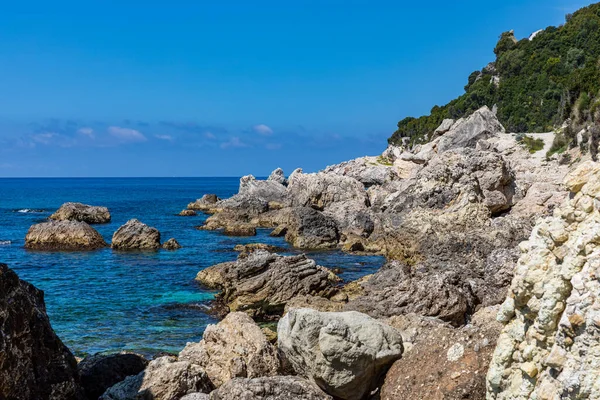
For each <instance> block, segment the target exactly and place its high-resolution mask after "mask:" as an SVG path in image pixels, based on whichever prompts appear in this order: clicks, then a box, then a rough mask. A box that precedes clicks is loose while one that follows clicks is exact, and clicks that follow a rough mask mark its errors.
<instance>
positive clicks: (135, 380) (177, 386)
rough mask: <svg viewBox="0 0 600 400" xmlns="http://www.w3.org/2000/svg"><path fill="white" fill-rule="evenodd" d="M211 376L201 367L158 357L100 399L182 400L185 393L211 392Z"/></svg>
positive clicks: (174, 359) (167, 357)
mask: <svg viewBox="0 0 600 400" xmlns="http://www.w3.org/2000/svg"><path fill="white" fill-rule="evenodd" d="M212 389H213V386H212V384H211V383H210V380H209V379H208V376H207V375H206V373H205V372H204V370H203V369H202V368H201V367H199V366H198V365H195V364H191V363H190V362H188V361H177V359H176V358H175V357H170V356H165V357H159V358H157V359H155V360H153V361H151V362H150V364H148V367H147V368H146V369H145V370H144V371H142V372H140V373H139V374H137V375H134V376H129V377H127V378H126V379H125V380H124V381H122V382H119V383H117V384H116V385H114V386H112V387H111V388H109V389H108V390H107V391H106V392H104V394H103V395H102V397H101V398H100V399H101V400H138V399H153V400H179V399H180V398H182V397H183V396H185V395H186V394H191V393H198V392H201V393H210V391H211V390H212Z"/></svg>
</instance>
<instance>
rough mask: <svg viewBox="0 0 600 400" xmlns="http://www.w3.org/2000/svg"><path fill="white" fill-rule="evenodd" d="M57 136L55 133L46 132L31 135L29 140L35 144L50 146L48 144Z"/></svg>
mask: <svg viewBox="0 0 600 400" xmlns="http://www.w3.org/2000/svg"><path fill="white" fill-rule="evenodd" d="M57 136H58V135H57V134H56V133H52V132H46V133H38V134H37V135H33V136H32V137H31V139H32V140H33V141H34V142H36V143H41V144H50V142H52V140H53V139H54V138H56V137H57Z"/></svg>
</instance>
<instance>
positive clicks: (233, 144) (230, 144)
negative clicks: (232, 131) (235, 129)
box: [221, 136, 248, 149]
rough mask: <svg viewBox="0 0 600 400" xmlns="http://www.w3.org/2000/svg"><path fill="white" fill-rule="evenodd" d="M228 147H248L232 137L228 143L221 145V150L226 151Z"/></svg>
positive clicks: (237, 138)
mask: <svg viewBox="0 0 600 400" xmlns="http://www.w3.org/2000/svg"><path fill="white" fill-rule="evenodd" d="M230 147H248V145H247V144H246V143H244V142H242V141H241V140H240V138H239V137H237V136H234V137H232V138H231V139H229V141H227V142H223V143H221V148H222V149H228V148H230Z"/></svg>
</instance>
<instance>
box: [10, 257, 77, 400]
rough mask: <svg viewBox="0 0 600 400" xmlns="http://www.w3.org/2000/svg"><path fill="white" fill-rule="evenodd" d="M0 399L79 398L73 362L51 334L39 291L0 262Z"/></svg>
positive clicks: (54, 335)
mask: <svg viewBox="0 0 600 400" xmlns="http://www.w3.org/2000/svg"><path fill="white" fill-rule="evenodd" d="M0 332H1V333H2V335H1V336H0V398H2V399H15V400H30V399H40V400H80V399H82V398H83V391H82V389H81V387H80V385H79V379H78V376H77V362H76V361H75V357H73V355H72V354H71V352H70V351H69V349H67V347H66V346H65V345H64V344H63V343H62V342H61V341H60V339H59V338H58V337H57V336H56V334H55V333H54V331H53V330H52V327H51V326H50V321H49V320H48V316H47V315H46V306H45V304H44V294H43V292H42V291H40V290H38V289H36V288H35V287H34V286H32V285H30V284H29V283H27V282H24V281H22V280H20V279H19V277H18V276H17V274H15V273H14V272H13V271H12V270H10V269H9V268H8V267H7V266H6V265H5V264H0Z"/></svg>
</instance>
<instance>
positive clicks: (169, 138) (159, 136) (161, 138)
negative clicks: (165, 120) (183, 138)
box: [154, 135, 173, 141]
mask: <svg viewBox="0 0 600 400" xmlns="http://www.w3.org/2000/svg"><path fill="white" fill-rule="evenodd" d="M154 137H155V138H157V139H160V140H168V141H173V136H171V135H154Z"/></svg>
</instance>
